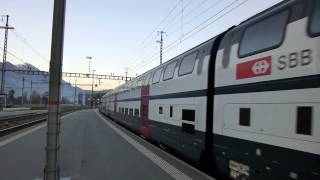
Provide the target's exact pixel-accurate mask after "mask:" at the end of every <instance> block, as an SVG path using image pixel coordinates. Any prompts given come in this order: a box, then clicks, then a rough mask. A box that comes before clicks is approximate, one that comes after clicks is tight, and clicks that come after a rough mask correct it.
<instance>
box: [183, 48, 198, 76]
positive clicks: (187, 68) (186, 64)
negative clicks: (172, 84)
mask: <svg viewBox="0 0 320 180" xmlns="http://www.w3.org/2000/svg"><path fill="white" fill-rule="evenodd" d="M197 55H198V51H195V52H193V53H191V54H188V55H187V56H185V57H183V59H182V61H181V63H180V67H179V73H178V74H179V76H183V75H186V74H190V73H192V72H193V68H194V64H195V62H196V58H197Z"/></svg>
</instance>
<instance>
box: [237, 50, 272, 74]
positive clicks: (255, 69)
mask: <svg viewBox="0 0 320 180" xmlns="http://www.w3.org/2000/svg"><path fill="white" fill-rule="evenodd" d="M271 72H272V61H271V56H269V57H264V58H259V59H255V60H251V61H247V62H244V63H240V64H237V69H236V79H237V80H238V79H246V78H253V77H258V76H265V75H270V74H271Z"/></svg>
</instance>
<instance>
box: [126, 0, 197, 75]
mask: <svg viewBox="0 0 320 180" xmlns="http://www.w3.org/2000/svg"><path fill="white" fill-rule="evenodd" d="M192 1H193V0H189V1H188V3H187V4H186V5H185V6H183V9H186V8H187V7H188V6H190V4H191V3H192ZM180 4H182V1H181V0H179V1H178V3H177V4H176V5H175V6H174V7H173V8H172V9H171V11H170V12H169V13H168V15H167V16H166V17H165V18H164V19H163V20H162V21H161V22H160V23H159V24H158V25H157V26H156V28H154V30H153V31H152V32H151V33H150V34H149V35H148V38H150V37H151V35H152V34H155V32H156V31H158V30H159V28H160V26H161V25H162V24H163V23H164V22H166V20H167V19H168V18H169V17H170V15H171V14H172V13H173V12H174V10H175V9H177V8H178V6H179V5H180ZM180 14H181V11H178V12H177V13H176V14H175V15H174V16H173V18H171V19H170V20H169V21H168V22H167V24H166V25H165V26H164V27H161V28H160V29H165V28H166V26H168V25H169V24H170V23H171V22H172V21H174V20H175V19H176V18H177V17H179V15H180ZM156 37H157V35H156V34H155V35H154V36H153V38H152V39H150V41H151V42H152V44H153V43H154V42H153V41H152V40H155V39H156ZM146 42H149V41H144V46H143V48H145V47H146V46H147V45H149V46H147V48H148V49H149V48H150V47H151V46H150V44H149V43H146ZM142 50H143V51H142V53H141V54H140V55H138V56H137V57H136V58H133V59H134V60H135V61H137V60H139V59H141V58H142V57H143V56H144V55H145V53H146V52H147V51H146V50H145V49H142ZM135 61H134V62H135ZM141 64H143V61H140V62H139V63H138V64H136V65H135V66H134V67H133V68H132V69H135V68H137V67H139V66H140V65H141Z"/></svg>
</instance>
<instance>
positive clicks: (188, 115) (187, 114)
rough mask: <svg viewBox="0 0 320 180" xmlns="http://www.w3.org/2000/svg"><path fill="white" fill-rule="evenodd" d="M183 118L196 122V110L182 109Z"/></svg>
mask: <svg viewBox="0 0 320 180" xmlns="http://www.w3.org/2000/svg"><path fill="white" fill-rule="evenodd" d="M182 120H184V121H192V122H194V120H195V111H194V110H190V109H182Z"/></svg>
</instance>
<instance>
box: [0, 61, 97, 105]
mask: <svg viewBox="0 0 320 180" xmlns="http://www.w3.org/2000/svg"><path fill="white" fill-rule="evenodd" d="M0 68H2V63H1V62H0ZM6 69H8V70H32V71H39V69H38V68H36V67H35V66H33V65H32V64H28V63H25V64H18V65H14V64H11V63H10V62H7V63H6ZM0 78H1V72H0ZM23 79H24V80H23ZM0 81H1V79H0ZM48 82H49V77H48V76H45V75H28V74H23V73H18V72H10V71H6V73H5V93H6V94H8V92H9V91H10V90H14V91H15V94H14V96H15V97H19V96H20V97H21V95H22V89H23V91H24V95H25V96H27V99H29V97H30V93H31V83H32V92H36V93H38V94H40V95H41V96H42V95H44V94H47V92H48ZM23 87H24V88H23ZM90 93H91V91H88V90H83V89H81V88H79V87H77V88H76V97H77V98H76V101H78V99H80V98H79V96H82V97H85V94H90ZM74 96H75V87H74V86H72V85H71V84H70V83H68V82H66V81H64V80H63V81H62V85H61V97H62V98H64V99H67V100H69V101H70V102H73V101H74ZM79 101H81V100H79ZM82 101H83V100H82Z"/></svg>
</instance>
